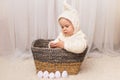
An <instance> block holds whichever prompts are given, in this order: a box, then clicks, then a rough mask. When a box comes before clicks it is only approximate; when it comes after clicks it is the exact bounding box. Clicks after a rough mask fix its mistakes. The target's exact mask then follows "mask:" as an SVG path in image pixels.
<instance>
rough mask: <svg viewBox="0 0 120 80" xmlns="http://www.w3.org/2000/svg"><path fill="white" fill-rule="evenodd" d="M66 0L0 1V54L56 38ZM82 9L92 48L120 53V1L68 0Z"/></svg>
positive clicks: (83, 22) (80, 12)
mask: <svg viewBox="0 0 120 80" xmlns="http://www.w3.org/2000/svg"><path fill="white" fill-rule="evenodd" d="M63 1H64V0H0V54H7V55H8V54H13V53H15V54H17V52H16V51H20V54H23V53H25V52H26V51H28V50H30V47H31V43H32V41H33V40H35V39H38V38H45V39H50V38H56V36H57V35H58V33H59V31H60V28H59V27H58V23H57V17H58V15H59V14H60V13H62V10H63V5H62V3H63ZM67 2H68V3H69V4H71V5H72V6H73V7H74V8H76V9H77V10H78V11H79V14H80V23H81V29H82V30H83V32H84V33H85V34H86V35H87V36H88V45H89V50H90V51H93V50H94V49H97V50H99V51H101V52H107V53H112V54H115V53H119V52H120V38H119V35H120V6H119V4H120V0H68V1H67Z"/></svg>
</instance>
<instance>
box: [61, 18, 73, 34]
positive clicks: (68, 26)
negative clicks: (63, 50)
mask: <svg viewBox="0 0 120 80" xmlns="http://www.w3.org/2000/svg"><path fill="white" fill-rule="evenodd" d="M59 23H60V25H61V28H62V32H63V34H64V35H65V36H71V35H73V32H74V27H73V25H72V23H71V22H70V21H69V20H68V19H65V18H61V19H60V20H59Z"/></svg>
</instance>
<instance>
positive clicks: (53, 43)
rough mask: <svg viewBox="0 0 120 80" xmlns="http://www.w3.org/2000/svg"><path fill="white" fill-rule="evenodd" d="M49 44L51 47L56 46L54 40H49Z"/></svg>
mask: <svg viewBox="0 0 120 80" xmlns="http://www.w3.org/2000/svg"><path fill="white" fill-rule="evenodd" d="M49 44H50V47H51V48H56V47H57V46H56V42H54V41H51V42H50V43H49Z"/></svg>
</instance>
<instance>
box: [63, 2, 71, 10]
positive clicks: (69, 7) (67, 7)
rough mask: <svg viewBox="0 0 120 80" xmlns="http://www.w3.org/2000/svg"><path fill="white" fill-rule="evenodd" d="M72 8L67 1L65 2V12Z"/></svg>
mask: <svg viewBox="0 0 120 80" xmlns="http://www.w3.org/2000/svg"><path fill="white" fill-rule="evenodd" d="M71 9H72V7H71V6H70V5H69V4H68V3H67V0H64V11H66V10H71Z"/></svg>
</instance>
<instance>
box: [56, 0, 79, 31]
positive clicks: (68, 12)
mask: <svg viewBox="0 0 120 80" xmlns="http://www.w3.org/2000/svg"><path fill="white" fill-rule="evenodd" d="M61 17H64V18H67V19H68V20H70V21H71V23H72V24H73V26H74V33H76V32H78V31H79V30H80V20H79V15H78V12H77V11H76V10H75V9H73V8H72V7H71V6H70V5H69V4H67V3H66V1H65V2H64V12H63V13H62V14H61V15H59V17H58V21H59V19H60V18H61Z"/></svg>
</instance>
